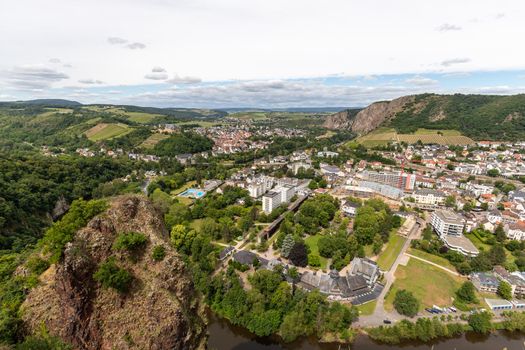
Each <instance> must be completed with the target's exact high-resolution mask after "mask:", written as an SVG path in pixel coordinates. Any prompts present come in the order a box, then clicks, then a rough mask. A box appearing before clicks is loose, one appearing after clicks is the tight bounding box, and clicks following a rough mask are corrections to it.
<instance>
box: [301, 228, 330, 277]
mask: <svg viewBox="0 0 525 350" xmlns="http://www.w3.org/2000/svg"><path fill="white" fill-rule="evenodd" d="M321 237H322V236H321V235H313V236H308V237H307V238H306V239H305V240H304V243H305V244H306V245H307V246H308V247H309V248H310V254H314V255H319V247H318V246H317V242H319V239H320V238H321ZM319 260H320V261H321V269H326V268H327V267H326V262H327V260H326V258H323V257H322V256H320V255H319Z"/></svg>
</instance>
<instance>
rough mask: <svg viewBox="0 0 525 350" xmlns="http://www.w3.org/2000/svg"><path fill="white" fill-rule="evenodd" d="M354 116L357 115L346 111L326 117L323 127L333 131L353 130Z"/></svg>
mask: <svg viewBox="0 0 525 350" xmlns="http://www.w3.org/2000/svg"><path fill="white" fill-rule="evenodd" d="M354 116H355V113H352V111H350V110H348V109H345V110H344V111H341V112H337V113H335V114H332V115H329V116H328V117H326V120H325V121H324V123H323V127H325V128H327V129H332V130H341V129H351V128H352V124H353V123H354V119H353V117H354Z"/></svg>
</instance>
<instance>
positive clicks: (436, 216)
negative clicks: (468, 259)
mask: <svg viewBox="0 0 525 350" xmlns="http://www.w3.org/2000/svg"><path fill="white" fill-rule="evenodd" d="M430 224H431V225H432V227H433V228H434V230H435V231H436V232H437V234H438V235H439V238H440V239H441V240H442V241H443V243H445V245H446V246H447V247H448V248H449V249H451V250H454V251H456V252H459V253H461V254H464V255H468V256H477V255H478V254H479V250H478V249H477V248H476V246H475V245H474V244H473V243H472V242H471V241H470V240H469V239H468V238H467V237H465V236H463V229H464V228H465V220H464V219H463V218H462V217H461V216H459V215H458V214H456V213H454V212H453V211H449V210H436V211H435V212H433V213H432V216H431V218H430Z"/></svg>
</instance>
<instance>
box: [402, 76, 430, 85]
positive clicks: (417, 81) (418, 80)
mask: <svg viewBox="0 0 525 350" xmlns="http://www.w3.org/2000/svg"><path fill="white" fill-rule="evenodd" d="M405 82H406V83H407V84H410V85H418V86H428V85H435V84H437V83H438V81H437V80H434V79H430V78H426V77H423V76H421V75H416V76H414V77H412V78H409V79H406V80H405Z"/></svg>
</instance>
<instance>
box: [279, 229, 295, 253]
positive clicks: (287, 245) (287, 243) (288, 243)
mask: <svg viewBox="0 0 525 350" xmlns="http://www.w3.org/2000/svg"><path fill="white" fill-rule="evenodd" d="M294 245H295V241H294V239H293V236H292V235H290V234H288V235H286V236H285V237H284V240H283V245H282V247H281V255H282V256H283V257H285V258H287V257H288V256H289V255H290V251H291V250H292V248H293V246H294Z"/></svg>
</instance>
